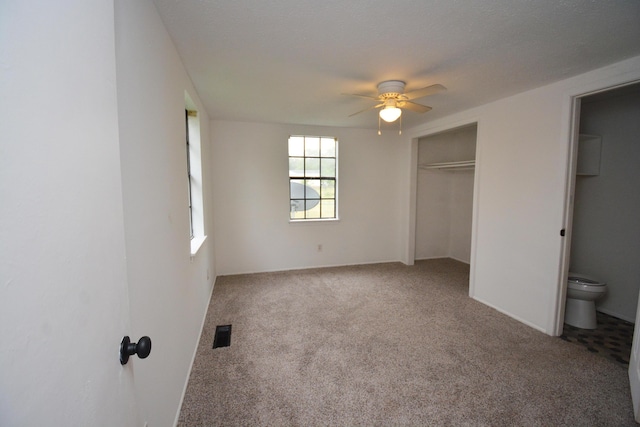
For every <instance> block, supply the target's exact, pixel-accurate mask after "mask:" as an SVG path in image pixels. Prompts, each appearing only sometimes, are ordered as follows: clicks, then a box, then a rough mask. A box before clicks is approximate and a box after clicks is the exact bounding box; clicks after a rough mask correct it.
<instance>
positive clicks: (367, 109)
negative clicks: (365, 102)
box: [349, 104, 384, 117]
mask: <svg viewBox="0 0 640 427" xmlns="http://www.w3.org/2000/svg"><path fill="white" fill-rule="evenodd" d="M383 105H384V104H378V105H374V106H373V107H369V108H365V109H364V110H361V111H358V112H357V113H353V114H349V117H352V116H355V115H356V114H360V113H364V112H365V111H369V110H373V109H375V108H380V107H382V106H383Z"/></svg>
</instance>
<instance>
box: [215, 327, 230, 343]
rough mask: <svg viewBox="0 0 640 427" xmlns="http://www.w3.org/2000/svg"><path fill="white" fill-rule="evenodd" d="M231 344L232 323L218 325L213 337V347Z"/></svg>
mask: <svg viewBox="0 0 640 427" xmlns="http://www.w3.org/2000/svg"><path fill="white" fill-rule="evenodd" d="M230 345H231V325H219V326H216V334H215V336H214V337H213V348H218V347H229V346H230Z"/></svg>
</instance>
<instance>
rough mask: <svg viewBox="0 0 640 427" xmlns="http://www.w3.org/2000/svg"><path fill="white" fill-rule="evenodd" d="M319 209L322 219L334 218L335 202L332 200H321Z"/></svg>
mask: <svg viewBox="0 0 640 427" xmlns="http://www.w3.org/2000/svg"><path fill="white" fill-rule="evenodd" d="M320 209H321V212H322V215H321V217H322V218H335V217H336V201H335V200H333V199H328V200H321V201H320Z"/></svg>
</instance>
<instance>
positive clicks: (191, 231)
mask: <svg viewBox="0 0 640 427" xmlns="http://www.w3.org/2000/svg"><path fill="white" fill-rule="evenodd" d="M184 120H185V128H186V140H187V191H188V193H189V232H190V234H191V238H192V239H193V200H192V197H191V187H192V185H193V183H192V182H191V149H190V147H189V110H184Z"/></svg>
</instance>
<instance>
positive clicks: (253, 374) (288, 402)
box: [178, 259, 635, 426]
mask: <svg viewBox="0 0 640 427" xmlns="http://www.w3.org/2000/svg"><path fill="white" fill-rule="evenodd" d="M468 280H469V269H468V266H467V265H466V264H463V263H460V262H457V261H454V260H450V259H440V260H429V261H420V262H417V263H416V265H415V266H406V265H403V264H401V263H385V264H374V265H363V266H348V267H336V268H324V269H311V270H300V271H290V272H276V273H261V274H248V275H235V276H222V277H218V279H217V280H216V284H215V287H214V291H213V296H212V299H211V303H210V306H209V310H208V313H207V318H206V321H205V326H204V330H203V333H202V336H201V339H200V344H199V347H198V350H197V354H196V358H195V361H194V365H193V369H192V372H191V376H190V379H189V383H188V386H187V391H186V395H185V399H184V403H183V406H182V410H181V413H180V417H179V421H178V425H179V426H215V425H225V426H235V425H237V426H240V425H243V426H252V425H258V426H267V425H269V426H287V425H293V426H330V425H336V426H354V425H367V426H374V425H380V426H382V425H385V426H386V425H394V426H400V425H407V426H424V425H436V426H440V425H443V426H563V425H566V426H631V425H635V423H634V421H633V413H632V405H631V398H630V394H629V381H628V379H627V372H626V370H625V369H624V368H623V367H622V366H620V365H619V364H616V363H615V362H613V361H611V360H608V359H606V358H603V357H600V356H598V355H596V354H593V353H591V352H589V351H587V350H586V349H585V348H582V347H580V346H576V345H574V344H572V343H568V342H565V341H563V340H561V339H559V338H557V337H550V336H547V335H545V334H543V333H541V332H538V331H536V330H534V329H532V328H530V327H528V326H526V325H523V324H521V323H519V322H517V321H515V320H513V319H511V318H509V317H508V316H505V315H503V314H501V313H499V312H497V311H496V310H493V309H491V308H489V307H487V306H485V305H483V304H481V303H479V302H477V301H475V300H473V299H471V298H469V297H468ZM226 324H231V325H233V326H232V336H231V345H230V346H229V347H221V348H216V349H213V348H212V344H213V338H214V333H215V327H216V325H226Z"/></svg>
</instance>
